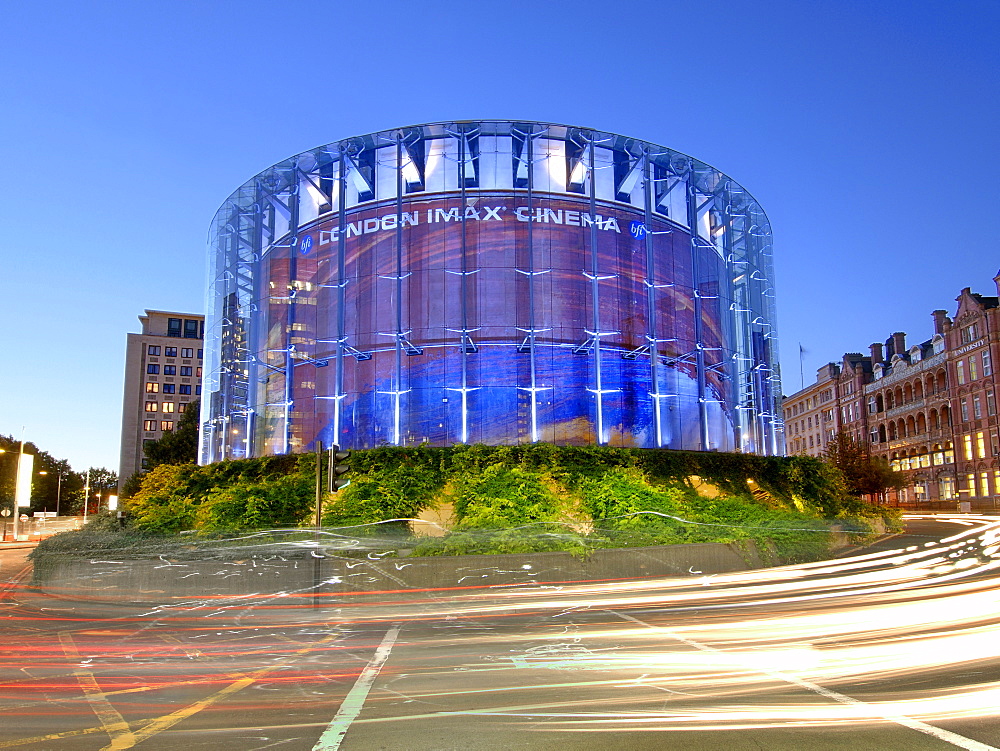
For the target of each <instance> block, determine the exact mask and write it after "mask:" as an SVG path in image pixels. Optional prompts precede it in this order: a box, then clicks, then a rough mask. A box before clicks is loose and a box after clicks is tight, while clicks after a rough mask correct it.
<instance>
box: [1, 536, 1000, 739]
mask: <svg viewBox="0 0 1000 751" xmlns="http://www.w3.org/2000/svg"><path fill="white" fill-rule="evenodd" d="M935 519H936V521H942V519H941V517H935ZM956 522H962V523H956V527H959V528H960V529H959V531H957V532H956V533H955V534H951V535H948V536H947V537H945V538H943V539H940V540H935V541H931V542H928V543H921V544H916V545H908V544H905V543H903V544H901V546H900V548H899V549H897V550H890V551H883V552H871V553H861V554H858V555H854V556H849V557H845V558H842V559H836V560H828V561H819V562H815V563H808V564H800V565H794V566H783V567H777V568H771V569H761V570H754V571H743V572H733V573H727V574H717V575H713V576H704V575H700V574H697V573H694V574H693V575H692V576H690V577H686V578H649V579H642V580H629V581H610V582H609V581H604V582H569V583H564V584H545V585H540V584H534V585H530V586H527V585H526V586H521V585H518V586H507V587H468V586H460V587H453V588H442V589H432V590H420V591H409V590H394V591H390V592H385V593H380V594H376V595H373V594H372V593H367V594H365V595H363V596H362V595H359V596H350V595H346V594H344V593H338V594H336V595H327V594H324V595H321V596H319V600H318V602H319V606H318V607H313V606H312V605H315V604H316V595H315V593H306V592H297V593H287V592H286V593H280V594H277V595H276V594H264V593H260V594H252V595H248V596H240V597H235V598H226V597H203V598H191V599H189V600H188V601H185V602H178V603H165V604H162V605H159V606H156V607H153V608H126V607H123V606H117V607H111V606H104V610H103V611H100V612H98V611H97V610H95V608H98V603H97V602H96V601H87V600H86V599H81V600H78V601H74V602H70V601H68V600H64V601H62V602H60V601H59V600H54V599H52V598H50V597H46V596H42V595H39V594H37V593H33V592H32V591H31V590H30V589H29V588H25V587H15V588H14V589H12V590H10V591H9V592H8V593H7V597H8V600H7V603H6V604H7V605H8V607H5V609H4V610H3V611H2V620H0V623H2V625H3V627H4V628H5V629H6V630H8V631H10V630H12V629H13V630H16V629H20V630H21V631H20V633H21V637H19V639H18V641H17V644H16V648H15V647H14V646H12V645H11V644H10V643H7V644H4V645H3V646H0V711H2V712H3V713H4V715H5V716H6V717H9V718H12V719H13V720H15V721H16V722H23V723H25V724H26V725H30V726H35V727H42V726H43V725H44V724H45V723H46V722H56V721H57V720H56V718H58V723H62V725H64V726H66V728H65V729H60V731H59V732H61V733H63V735H65V737H67V738H68V737H76V736H78V735H90V734H93V733H101V732H103V733H106V734H107V733H108V729H107V728H111V730H112V731H113V734H114V742H116V743H117V744H118V745H120V746H121V745H122V744H125V743H127V742H128V739H129V738H133V737H134V738H136V739H145V738H148V737H151V735H152V734H153V731H155V732H172V731H171V730H170V729H171V728H173V727H175V726H182V725H183V723H184V722H186V721H187V720H188V718H189V717H192V716H194V715H195V714H199V715H200V716H202V719H201V720H199V722H200V723H201V725H203V726H208V727H215V728H218V729H219V731H220V732H221V731H222V729H223V728H226V727H229V725H227V723H232V722H233V720H232V717H233V713H236V714H237V715H241V716H246V717H250V718H252V717H253V716H254V715H255V714H259V713H264V712H267V711H270V710H272V709H273V707H274V705H273V700H272V697H277V696H280V697H284V699H283V701H286V702H287V701H291V700H292V699H294V702H296V703H297V705H298V706H301V707H304V708H306V709H307V710H308V713H309V715H310V716H311V717H313V718H315V717H319V718H320V719H316V720H315V721H312V720H311V721H308V722H306V721H303V720H302V718H301V717H300V718H298V719H295V718H291V719H289V720H288V725H287V727H289V728H292V727H295V728H296V730H295V732H296V733H299V736H297V737H300V738H302V739H303V740H305V739H308V740H309V742H310V743H315V742H316V741H317V739H319V738H320V735H321V734H322V733H323V731H324V728H326V727H327V726H328V725H329V724H330V723H331V721H332V718H334V717H335V715H336V714H337V710H338V707H340V706H341V703H342V702H343V701H344V699H345V697H346V696H347V695H348V692H349V690H350V687H351V686H353V685H355V684H356V682H357V681H358V680H359V677H361V676H362V675H363V674H364V670H365V669H366V667H365V666H366V665H369V666H370V665H371V664H372V660H373V659H374V658H373V654H375V653H377V651H378V649H379V643H380V642H379V640H380V639H382V638H383V636H384V635H385V634H386V633H387V630H388V629H390V628H396V627H395V626H393V625H392V624H402V633H403V634H404V637H405V641H402V642H400V643H398V644H396V645H395V647H394V648H393V651H392V654H391V656H390V655H389V653H388V651H387V650H383V651H384V655H383V657H384V659H383V662H380V663H379V667H380V672H379V671H374V672H373V671H372V670H371V669H369V673H370V675H369V677H370V678H371V682H370V683H368V684H365V688H366V692H365V695H364V696H362V697H361V699H360V702H361V703H358V701H355V704H357V706H352V711H354V712H355V715H356V718H353V717H352V722H351V724H350V734H348V735H347V736H346V738H347V741H349V740H350V738H351V737H352V735H351V734H354V733H358V732H364V729H365V728H372V729H374V728H381V727H386V726H394V725H398V724H403V725H405V727H407V728H410V727H413V728H421V727H432V726H434V725H435V723H441V722H446V721H448V720H449V718H456V721H458V718H474V719H476V721H483V722H490V723H501V725H503V726H505V727H509V728H510V729H511V731H515V730H516V731H517V732H523V733H534V732H543V731H544V732H547V733H553V732H561V733H567V734H572V733H581V732H585V733H614V732H633V731H642V732H656V733H659V732H671V731H683V732H700V731H722V730H734V729H758V730H762V729H776V728H788V727H796V728H823V727H827V728H842V727H852V726H858V725H866V726H869V725H870V726H879V727H881V726H884V725H886V724H893V725H897V726H900V727H901V728H905V729H908V730H910V731H915V732H919V733H923V734H924V735H927V736H930V737H933V738H935V739H937V740H939V741H941V742H943V743H948V744H951V745H952V746H956V747H960V748H965V749H974V750H978V751H985V750H986V749H992V748H994V747H996V746H1000V722H998V721H997V718H1000V587H998V586H997V582H998V568H1000V520H998V519H996V518H993V517H981V518H976V517H968V516H963V517H962V518H961V519H959V520H956ZM970 522H971V523H970ZM307 596H309V597H312V598H313V600H312V601H309V600H307V599H305V598H306V597H307ZM53 607H59V608H61V610H59V611H58V612H55V611H53V610H52V608H53ZM42 608H45V609H44V610H43V609H42ZM69 634H72V636H71V637H70V636H69ZM70 638H71V639H72V641H71V642H70V641H69V639H70ZM67 643H71V644H72V645H73V649H72V650H71V652H72V654H70V653H68V652H67V651H66V648H65V647H66V644H67ZM376 656H377V655H376ZM70 657H72V659H69V658H70ZM383 663H384V664H383ZM84 673H85V675H86V676H87V677H86V687H85V688H86V691H84V690H81V684H80V675H81V674H84ZM182 690H184V691H192V692H199V691H200V692H201V693H200V694H198V695H197V696H195V695H192V699H191V701H189V702H187V704H185V705H184V706H177V705H176V704H175V703H174V701H173V700H172V699H171V698H170V697H171V696H173V695H174V693H175V692H178V691H182ZM290 697H291V698H290ZM93 706H97V707H98V709H100V711H101V712H102V713H103V715H104V719H103V720H102V722H103V723H104V727H103V729H102V727H101V726H100V725H94V724H93V720H94V716H93V715H92V714H90V712H91V711H92V710H91V707H93ZM288 706H291V705H288ZM306 709H304V710H303V711H306ZM112 710H113V712H114V713H117V715H114V714H113V713H112ZM355 710H356V711H355ZM108 717H112V719H113V720H114V721H113V722H111V721H110V720H108V719H107V718H108ZM119 718H121V719H119ZM970 720H976V721H977V722H994V723H995V727H996V730H997V732H996V734H995V735H994V736H993V737H992V738H991V739H990V740H992V742H993V743H992V745H990V744H987V743H983V742H982V741H981V740H979V741H977V740H971V739H969V738H967V737H965V736H964V735H962V734H961V733H956V732H954V730H953V729H944V728H941V727H939V726H938V725H940V724H941V723H945V724H947V723H956V722H962V721H970ZM247 722H248V723H250V724H255V723H254V722H253V721H252V719H251V720H247ZM179 723H180V725H178V724H179ZM421 723H429V725H423V724H421ZM264 725H267V723H263V722H258V723H256V724H255V726H264ZM267 726H268V727H271V726H270V725H267ZM95 727H96V728H97V729H96V730H95V729H94V728H95ZM493 727H496V726H495V725H494V726H493ZM991 727H992V726H991ZM150 729H152V730H150ZM340 729H343V730H344V732H345V733H346V732H347V730H346V726H345V727H344V728H340V726H338V731H337V732H338V733H339V730H340ZM269 732H271V731H269ZM289 732H291V731H289ZM407 732H409V731H407ZM414 732H416V731H414ZM43 736H44V737H50V736H51V734H49V735H46V734H44V733H42V732H39V733H38V734H37V735H35V736H30V738H42V737H43ZM52 737H54V736H52ZM60 737H62V736H60ZM338 737H339V738H340V739H343V738H344V735H343V734H341V735H340V736H338ZM26 738H28V737H27V736H26ZM30 738H29V740H27V741H26V740H25V739H24V738H22V739H21V740H18V739H16V738H11V737H9V736H7V735H4V734H3V732H2V731H0V748H5V747H8V746H12V745H23V743H25V742H35V743H42V741H30ZM529 741H530V739H529ZM46 742H48V741H46ZM526 742H527V741H526ZM963 744H964V745H963ZM42 747H45V746H44V745H43V746H42ZM122 747H125V746H122ZM261 747H263V746H261ZM350 747H351V746H350V744H349V743H345V748H350ZM246 748H252V746H246Z"/></svg>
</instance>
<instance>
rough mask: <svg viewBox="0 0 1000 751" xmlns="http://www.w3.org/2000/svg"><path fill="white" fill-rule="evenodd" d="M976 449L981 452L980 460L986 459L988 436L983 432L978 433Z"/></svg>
mask: <svg viewBox="0 0 1000 751" xmlns="http://www.w3.org/2000/svg"><path fill="white" fill-rule="evenodd" d="M976 449H977V450H978V451H979V458H980V459H985V458H986V434H985V433H983V432H982V431H979V432H978V433H976Z"/></svg>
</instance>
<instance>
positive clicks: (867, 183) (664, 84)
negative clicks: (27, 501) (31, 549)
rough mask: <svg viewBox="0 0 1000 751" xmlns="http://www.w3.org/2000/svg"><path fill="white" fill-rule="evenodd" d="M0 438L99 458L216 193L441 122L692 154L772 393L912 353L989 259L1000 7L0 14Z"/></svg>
mask: <svg viewBox="0 0 1000 751" xmlns="http://www.w3.org/2000/svg"><path fill="white" fill-rule="evenodd" d="M0 11H2V13H0V156H2V158H0V260H2V266H0V312H2V322H3V326H2V328H0V433H3V434H13V435H14V436H15V437H18V436H19V435H20V434H21V427H22V426H24V435H25V437H26V438H27V439H28V440H31V441H34V442H35V443H37V444H38V445H39V446H40V447H41V448H42V449H44V450H47V451H49V452H50V453H52V454H54V455H55V456H57V457H60V458H67V459H69V461H70V463H71V464H72V465H73V467H74V469H78V470H82V469H85V468H86V467H88V466H106V467H109V468H111V469H117V467H118V448H119V446H118V444H119V434H120V425H121V401H122V382H123V366H124V352H125V335H126V333H127V332H130V331H131V332H136V331H139V330H140V329H139V323H138V321H137V316H138V315H140V314H141V313H142V311H143V310H144V309H146V308H151V309H166V310H179V311H184V312H200V311H202V310H203V307H204V288H205V259H206V236H207V232H208V226H209V222H210V220H211V219H212V216H213V214H214V213H215V210H216V209H217V208H218V206H219V204H221V203H222V201H223V200H224V199H225V198H226V197H227V196H228V195H229V194H230V193H231V192H232V191H233V190H235V189H236V188H237V187H238V186H239V185H240V184H242V183H243V182H244V181H245V180H247V179H248V178H250V177H252V176H253V175H255V174H256V173H257V172H259V171H261V170H263V169H265V168H266V167H268V166H270V165H271V164H273V163H274V162H277V161H279V160H281V159H283V158H285V157H288V156H291V155H293V154H296V153H298V152H300V151H303V150H305V149H308V148H310V147H313V146H317V145H320V144H324V143H328V142H331V141H335V140H338V139H340V138H343V137H346V136H350V135H355V134H361V133H368V132H371V131H375V130H381V129H386V128H391V127H395V126H400V125H406V124H411V123H420V122H428V121H438V120H449V119H463V120H465V119H477V118H497V119H514V118H516V119H527V120H548V121H554V122H561V123H568V124H574V125H581V126H588V127H594V128H598V129H601V130H607V131H612V132H618V133H623V134H626V135H631V136H635V137H637V138H642V139H646V140H649V141H652V142H655V143H660V144H663V145H665V146H669V147H671V148H674V149H677V150H679V151H682V152H685V153H688V154H691V155H692V156H694V157H697V158H698V159H701V160H702V161H705V162H707V163H709V164H711V165H713V166H715V167H717V168H719V169H720V170H722V171H723V172H726V173H727V174H729V175H730V176H732V177H733V178H734V179H736V180H737V181H738V182H740V183H741V184H742V185H744V186H745V187H746V188H747V189H749V190H750V191H751V192H752V193H753V194H754V195H755V197H756V198H757V199H758V200H759V201H760V203H761V204H762V205H763V207H764V209H765V211H767V213H768V216H769V217H770V220H771V224H772V227H773V229H774V237H775V265H776V271H777V275H776V276H777V279H776V286H777V301H778V326H779V335H780V346H781V358H782V360H781V361H782V368H783V379H784V392H785V393H786V394H790V393H792V392H794V391H797V390H798V389H799V387H800V383H799V343H801V344H802V346H803V347H804V348H805V349H806V354H805V358H804V370H805V380H806V383H810V382H812V381H813V380H814V378H815V371H816V368H817V367H819V366H820V365H822V364H823V363H825V362H828V361H830V360H834V361H838V360H839V359H840V357H841V355H842V354H843V353H844V352H851V351H863V352H867V347H868V344H869V343H871V342H873V341H876V340H882V339H885V338H886V337H887V336H888V335H889V334H890V333H891V332H893V331H905V332H907V333H908V334H909V336H910V338H909V341H910V342H914V341H923V340H925V339H927V338H929V337H930V336H931V334H932V327H931V317H930V311H931V310H933V309H935V308H945V309H947V310H948V311H949V312H950V313H953V312H954V309H955V303H954V298H955V297H956V295H957V294H958V293H959V291H960V290H961V289H962V288H963V287H966V286H971V287H972V289H973V291H978V292H981V293H983V294H988V295H992V294H996V291H995V287H994V284H993V281H992V277H993V276H994V274H996V273H997V270H998V268H1000V252H998V248H1000V242H998V241H1000V149H998V133H1000V128H998V120H1000V86H998V76H1000V72H998V71H1000V3H998V2H996V1H995V0H989V1H987V0H982V1H979V2H975V1H970V0H952V1H951V2H927V1H924V0H910V1H909V2H896V1H888V2H880V1H879V0H874V1H872V0H866V1H865V2H855V1H854V0H838V1H836V2H828V1H826V0H821V1H819V2H802V0H796V1H794V2H767V0H763V1H762V2H746V1H744V2H732V1H730V0H714V1H713V2H697V0H695V1H694V2H691V0H685V1H684V2H673V1H672V0H656V1H653V0H649V1H640V0H617V1H616V2H592V1H590V0H575V1H573V2H567V1H564V0H548V1H546V0H535V1H534V2H525V1H524V0H504V1H503V2H481V1H479V2H477V1H476V0H468V1H466V2H420V1H419V0H406V1H405V2H404V1H399V0H381V2H375V3H362V2H338V1H336V0H326V1H325V2H320V1H319V0H286V1H285V2H259V1H258V0H245V1H244V2H239V3H236V2H221V1H220V0H214V1H213V0H204V1H202V2H195V1H194V0H173V2H162V1H161V0H148V1H144V2H135V3H126V2H93V1H91V2H88V1H87V0H79V1H77V2H69V1H68V0H67V1H66V2H48V1H47V0H35V1H34V2H15V1H14V0H3V1H2V3H0Z"/></svg>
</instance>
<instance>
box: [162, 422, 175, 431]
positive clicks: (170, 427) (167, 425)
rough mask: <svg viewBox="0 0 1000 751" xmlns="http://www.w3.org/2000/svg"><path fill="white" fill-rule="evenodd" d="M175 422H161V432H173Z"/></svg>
mask: <svg viewBox="0 0 1000 751" xmlns="http://www.w3.org/2000/svg"><path fill="white" fill-rule="evenodd" d="M173 429H174V421H173V420H160V430H173Z"/></svg>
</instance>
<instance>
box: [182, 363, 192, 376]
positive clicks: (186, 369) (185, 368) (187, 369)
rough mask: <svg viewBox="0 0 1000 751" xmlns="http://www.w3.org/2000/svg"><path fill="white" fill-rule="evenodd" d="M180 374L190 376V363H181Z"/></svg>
mask: <svg viewBox="0 0 1000 751" xmlns="http://www.w3.org/2000/svg"><path fill="white" fill-rule="evenodd" d="M181 375H182V376H190V375H191V366H190V365H181Z"/></svg>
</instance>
